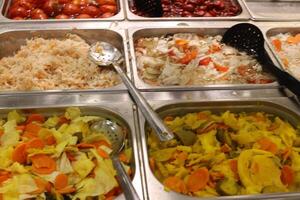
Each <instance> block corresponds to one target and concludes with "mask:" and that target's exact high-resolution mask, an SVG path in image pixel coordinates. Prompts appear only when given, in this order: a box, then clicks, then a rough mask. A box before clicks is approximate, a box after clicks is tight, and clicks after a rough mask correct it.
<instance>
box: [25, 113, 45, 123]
mask: <svg viewBox="0 0 300 200" xmlns="http://www.w3.org/2000/svg"><path fill="white" fill-rule="evenodd" d="M31 122H40V123H44V122H45V117H44V116H43V115H41V114H37V113H32V114H30V115H29V116H28V117H27V120H26V123H27V124H29V123H31Z"/></svg>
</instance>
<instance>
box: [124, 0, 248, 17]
mask: <svg viewBox="0 0 300 200" xmlns="http://www.w3.org/2000/svg"><path fill="white" fill-rule="evenodd" d="M124 1H125V7H126V16H127V18H128V19H129V20H135V21H136V20H138V21H140V20H143V21H170V20H247V19H249V18H250V15H249V14H248V12H247V10H246V8H245V6H244V4H243V3H242V2H241V0H235V1H236V3H237V4H238V5H239V6H240V8H241V13H240V14H239V15H237V16H232V17H141V16H138V15H136V14H134V13H133V12H131V10H130V4H131V3H130V1H132V0H124Z"/></svg>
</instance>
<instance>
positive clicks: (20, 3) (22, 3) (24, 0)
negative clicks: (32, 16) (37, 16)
mask: <svg viewBox="0 0 300 200" xmlns="http://www.w3.org/2000/svg"><path fill="white" fill-rule="evenodd" d="M14 6H20V7H23V8H25V9H26V10H31V9H32V8H33V7H34V6H35V5H33V3H31V2H30V1H28V0H19V1H17V2H15V3H13V4H12V7H14Z"/></svg>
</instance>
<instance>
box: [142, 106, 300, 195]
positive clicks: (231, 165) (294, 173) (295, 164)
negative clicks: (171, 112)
mask: <svg viewBox="0 0 300 200" xmlns="http://www.w3.org/2000/svg"><path fill="white" fill-rule="evenodd" d="M164 122H165V124H166V125H167V126H168V127H170V128H171V130H172V131H173V132H174V133H175V135H176V134H180V135H183V134H184V133H185V134H187V135H188V134H189V132H193V133H195V134H196V135H197V139H196V141H195V143H194V144H193V145H191V146H185V145H183V144H182V143H181V142H180V141H179V140H178V139H173V140H171V141H168V142H160V141H159V140H158V139H157V138H156V136H155V134H154V132H153V130H151V131H149V134H148V141H147V143H148V149H149V164H150V167H151V170H152V171H153V173H154V175H155V176H156V178H157V179H158V180H159V181H161V182H162V183H163V184H164V186H165V189H166V190H167V191H169V190H172V191H175V192H178V193H182V194H185V195H189V196H197V197H208V196H227V195H246V194H261V193H273V192H290V191H299V189H300V154H299V153H300V133H299V130H298V129H295V128H294V127H293V126H292V125H291V124H289V123H288V122H287V121H285V120H283V119H281V118H280V117H277V116H274V115H271V114H267V113H263V112H256V113H239V114H237V113H231V112H229V111H227V112H224V113H221V114H212V113H211V112H210V111H202V112H197V113H196V112H195V113H188V114H185V115H183V116H166V117H165V118H164Z"/></svg>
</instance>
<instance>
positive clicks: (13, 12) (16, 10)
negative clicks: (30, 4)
mask: <svg viewBox="0 0 300 200" xmlns="http://www.w3.org/2000/svg"><path fill="white" fill-rule="evenodd" d="M28 15H29V12H28V10H26V9H25V8H23V7H20V6H14V7H10V9H9V11H8V16H9V17H10V18H14V17H24V18H26V17H28Z"/></svg>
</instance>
